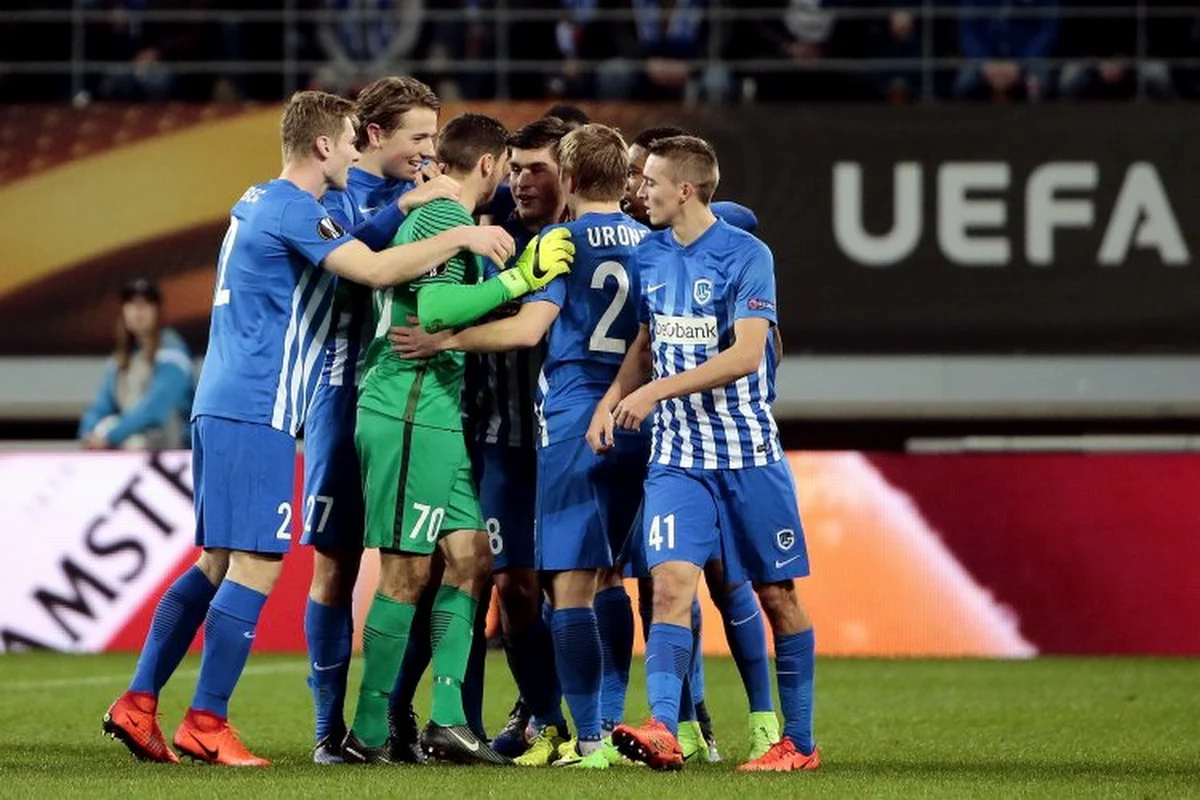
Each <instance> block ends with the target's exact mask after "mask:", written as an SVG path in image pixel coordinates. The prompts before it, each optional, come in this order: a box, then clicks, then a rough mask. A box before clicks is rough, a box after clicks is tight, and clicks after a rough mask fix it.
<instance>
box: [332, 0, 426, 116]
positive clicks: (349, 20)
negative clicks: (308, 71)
mask: <svg viewBox="0 0 1200 800" xmlns="http://www.w3.org/2000/svg"><path fill="white" fill-rule="evenodd" d="M325 7H326V8H327V9H328V10H330V11H334V12H336V13H335V15H334V17H333V18H331V19H327V20H324V21H322V22H321V23H320V24H319V25H318V26H317V41H318V42H319V43H320V45H321V50H322V51H323V52H324V55H325V58H326V59H328V60H327V62H326V63H325V65H324V66H323V67H321V68H320V69H319V70H318V71H317V74H316V75H315V76H314V77H313V84H314V88H318V89H323V90H325V91H328V92H334V93H335V94H354V93H356V92H357V91H358V90H359V89H360V88H362V87H363V86H365V85H366V84H368V83H370V82H371V81H373V80H375V79H376V78H382V77H384V76H386V75H408V74H411V73H412V72H413V66H414V63H413V62H414V61H415V59H416V56H417V46H418V44H419V43H420V41H421V34H422V29H423V27H424V21H425V3H424V0H325Z"/></svg>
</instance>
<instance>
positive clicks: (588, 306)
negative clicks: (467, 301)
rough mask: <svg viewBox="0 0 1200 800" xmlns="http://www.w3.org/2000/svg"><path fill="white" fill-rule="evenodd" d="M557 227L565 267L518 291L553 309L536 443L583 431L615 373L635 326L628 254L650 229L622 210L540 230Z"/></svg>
mask: <svg viewBox="0 0 1200 800" xmlns="http://www.w3.org/2000/svg"><path fill="white" fill-rule="evenodd" d="M556 227H563V228H567V229H568V230H570V231H571V241H572V243H574V245H575V259H574V261H573V262H572V264H571V271H570V272H569V273H568V274H566V275H564V276H563V277H561V278H558V279H557V280H554V281H551V282H550V283H549V284H548V285H547V286H546V287H545V288H544V289H542V290H541V291H539V292H535V293H532V294H528V295H526V296H525V298H524V299H525V302H532V301H537V300H545V301H548V302H551V303H554V304H555V305H556V306H558V307H559V309H560V311H559V314H558V317H557V318H556V319H555V320H554V323H553V324H552V325H551V326H550V331H549V334H548V336H547V350H546V361H545V363H544V364H543V365H542V375H541V380H540V381H539V384H538V390H539V391H538V416H539V421H540V423H541V431H540V434H539V436H538V446H539V447H544V446H546V445H549V444H553V443H555V442H561V441H563V440H564V439H571V438H576V437H580V436H584V435H585V434H586V433H587V428H588V423H590V422H591V420H592V414H593V413H594V412H595V410H596V404H597V403H598V402H600V399H601V398H602V397H604V393H605V392H607V391H608V387H609V386H611V385H612V382H613V380H614V379H615V378H616V377H617V372H618V371H619V370H620V369H621V362H622V361H624V360H625V351H626V350H628V349H629V345H630V343H631V342H632V341H633V340H634V339H635V338H636V337H637V332H638V322H637V311H636V310H635V308H634V305H633V303H632V302H631V299H632V298H631V296H630V289H631V286H632V284H633V282H634V281H636V279H637V276H636V275H633V274H631V273H630V271H629V268H630V261H631V260H632V259H633V254H634V251H635V250H636V248H637V246H638V244H639V243H640V242H641V241H642V239H643V238H644V237H645V236H646V235H647V234H648V233H649V232H650V229H649V228H647V227H646V226H645V225H642V224H641V223H640V222H637V221H635V220H634V219H633V218H632V217H630V216H629V215H628V214H623V213H621V212H616V213H608V214H599V213H592V214H584V215H583V216H582V217H580V218H579V219H577V220H573V221H571V222H565V223H563V224H562V225H551V226H550V227H547V228H546V229H545V230H544V231H543V233H546V232H547V231H549V230H551V229H553V228H556Z"/></svg>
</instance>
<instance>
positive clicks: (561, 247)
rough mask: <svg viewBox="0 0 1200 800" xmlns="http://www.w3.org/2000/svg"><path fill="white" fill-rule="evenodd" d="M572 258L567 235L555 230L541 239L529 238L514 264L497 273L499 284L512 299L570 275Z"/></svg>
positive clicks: (569, 237) (569, 239) (562, 229)
mask: <svg viewBox="0 0 1200 800" xmlns="http://www.w3.org/2000/svg"><path fill="white" fill-rule="evenodd" d="M574 257H575V245H574V244H572V243H571V232H570V231H569V230H567V229H566V228H555V229H554V230H552V231H550V232H549V233H547V234H546V235H545V236H535V237H533V240H532V241H531V242H530V243H529V244H528V246H526V248H525V251H524V252H523V253H521V256H520V257H519V258H518V259H517V263H516V264H514V265H513V266H512V267H511V268H509V269H506V270H504V271H502V272H501V273H500V281H501V283H503V284H504V287H505V288H506V289H507V290H508V292H509V294H510V295H512V297H514V298H516V297H521V296H522V295H526V294H529V293H530V292H535V291H537V290H538V289H541V288H542V287H543V286H545V285H546V284H548V283H549V282H550V281H552V280H554V279H555V278H557V277H558V276H559V275H566V274H567V273H568V272H570V271H571V262H572V261H573V260H574Z"/></svg>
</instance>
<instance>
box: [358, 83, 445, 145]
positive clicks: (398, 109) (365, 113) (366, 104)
mask: <svg viewBox="0 0 1200 800" xmlns="http://www.w3.org/2000/svg"><path fill="white" fill-rule="evenodd" d="M441 107H442V101H441V100H439V99H438V96H437V94H435V93H434V91H433V89H430V88H429V87H428V86H426V85H425V84H424V83H421V81H419V80H417V79H416V78H410V77H408V76H402V77H388V78H380V79H379V80H376V81H372V82H371V83H368V84H367V85H366V86H364V87H363V89H362V91H360V92H359V93H358V97H357V98H356V99H355V101H354V114H355V116H356V117H358V141H357V142H356V144H357V145H358V149H359V150H362V149H363V148H365V147H366V146H367V125H368V124H370V123H374V124H376V125H378V126H379V127H380V128H381V129H382V130H383V131H384V132H385V133H389V134H390V133H393V132H395V131H396V129H397V128H399V127H400V121H401V118H402V117H403V116H404V115H405V114H406V113H408V112H409V111H412V110H413V109H414V108H428V109H430V110H432V111H438V110H439V109H441Z"/></svg>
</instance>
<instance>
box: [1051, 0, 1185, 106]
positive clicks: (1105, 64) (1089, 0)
mask: <svg viewBox="0 0 1200 800" xmlns="http://www.w3.org/2000/svg"><path fill="white" fill-rule="evenodd" d="M1081 1H1082V3H1083V4H1084V5H1087V6H1088V7H1091V8H1104V7H1107V8H1109V9H1111V11H1112V13H1113V14H1114V16H1101V17H1088V18H1079V17H1069V16H1068V17H1066V18H1065V19H1064V20H1063V43H1062V52H1063V54H1064V55H1066V56H1068V57H1070V58H1073V59H1078V60H1072V61H1070V62H1068V63H1067V65H1066V66H1065V67H1063V70H1062V74H1061V75H1060V77H1059V91H1060V92H1061V94H1062V95H1063V96H1064V97H1067V98H1070V99H1073V100H1131V99H1133V98H1135V97H1137V96H1138V92H1139V86H1138V84H1139V82H1140V83H1141V89H1144V91H1145V95H1146V97H1149V98H1153V99H1161V98H1164V97H1167V96H1168V95H1169V94H1170V82H1171V79H1170V72H1169V71H1168V70H1167V67H1166V65H1165V64H1164V63H1162V62H1161V61H1145V62H1143V63H1142V64H1141V65H1140V66H1139V65H1137V64H1135V63H1134V56H1135V54H1136V53H1137V51H1138V46H1137V35H1138V27H1137V19H1136V9H1135V8H1134V7H1133V6H1131V5H1130V4H1129V0H1074V3H1080V2H1081Z"/></svg>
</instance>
